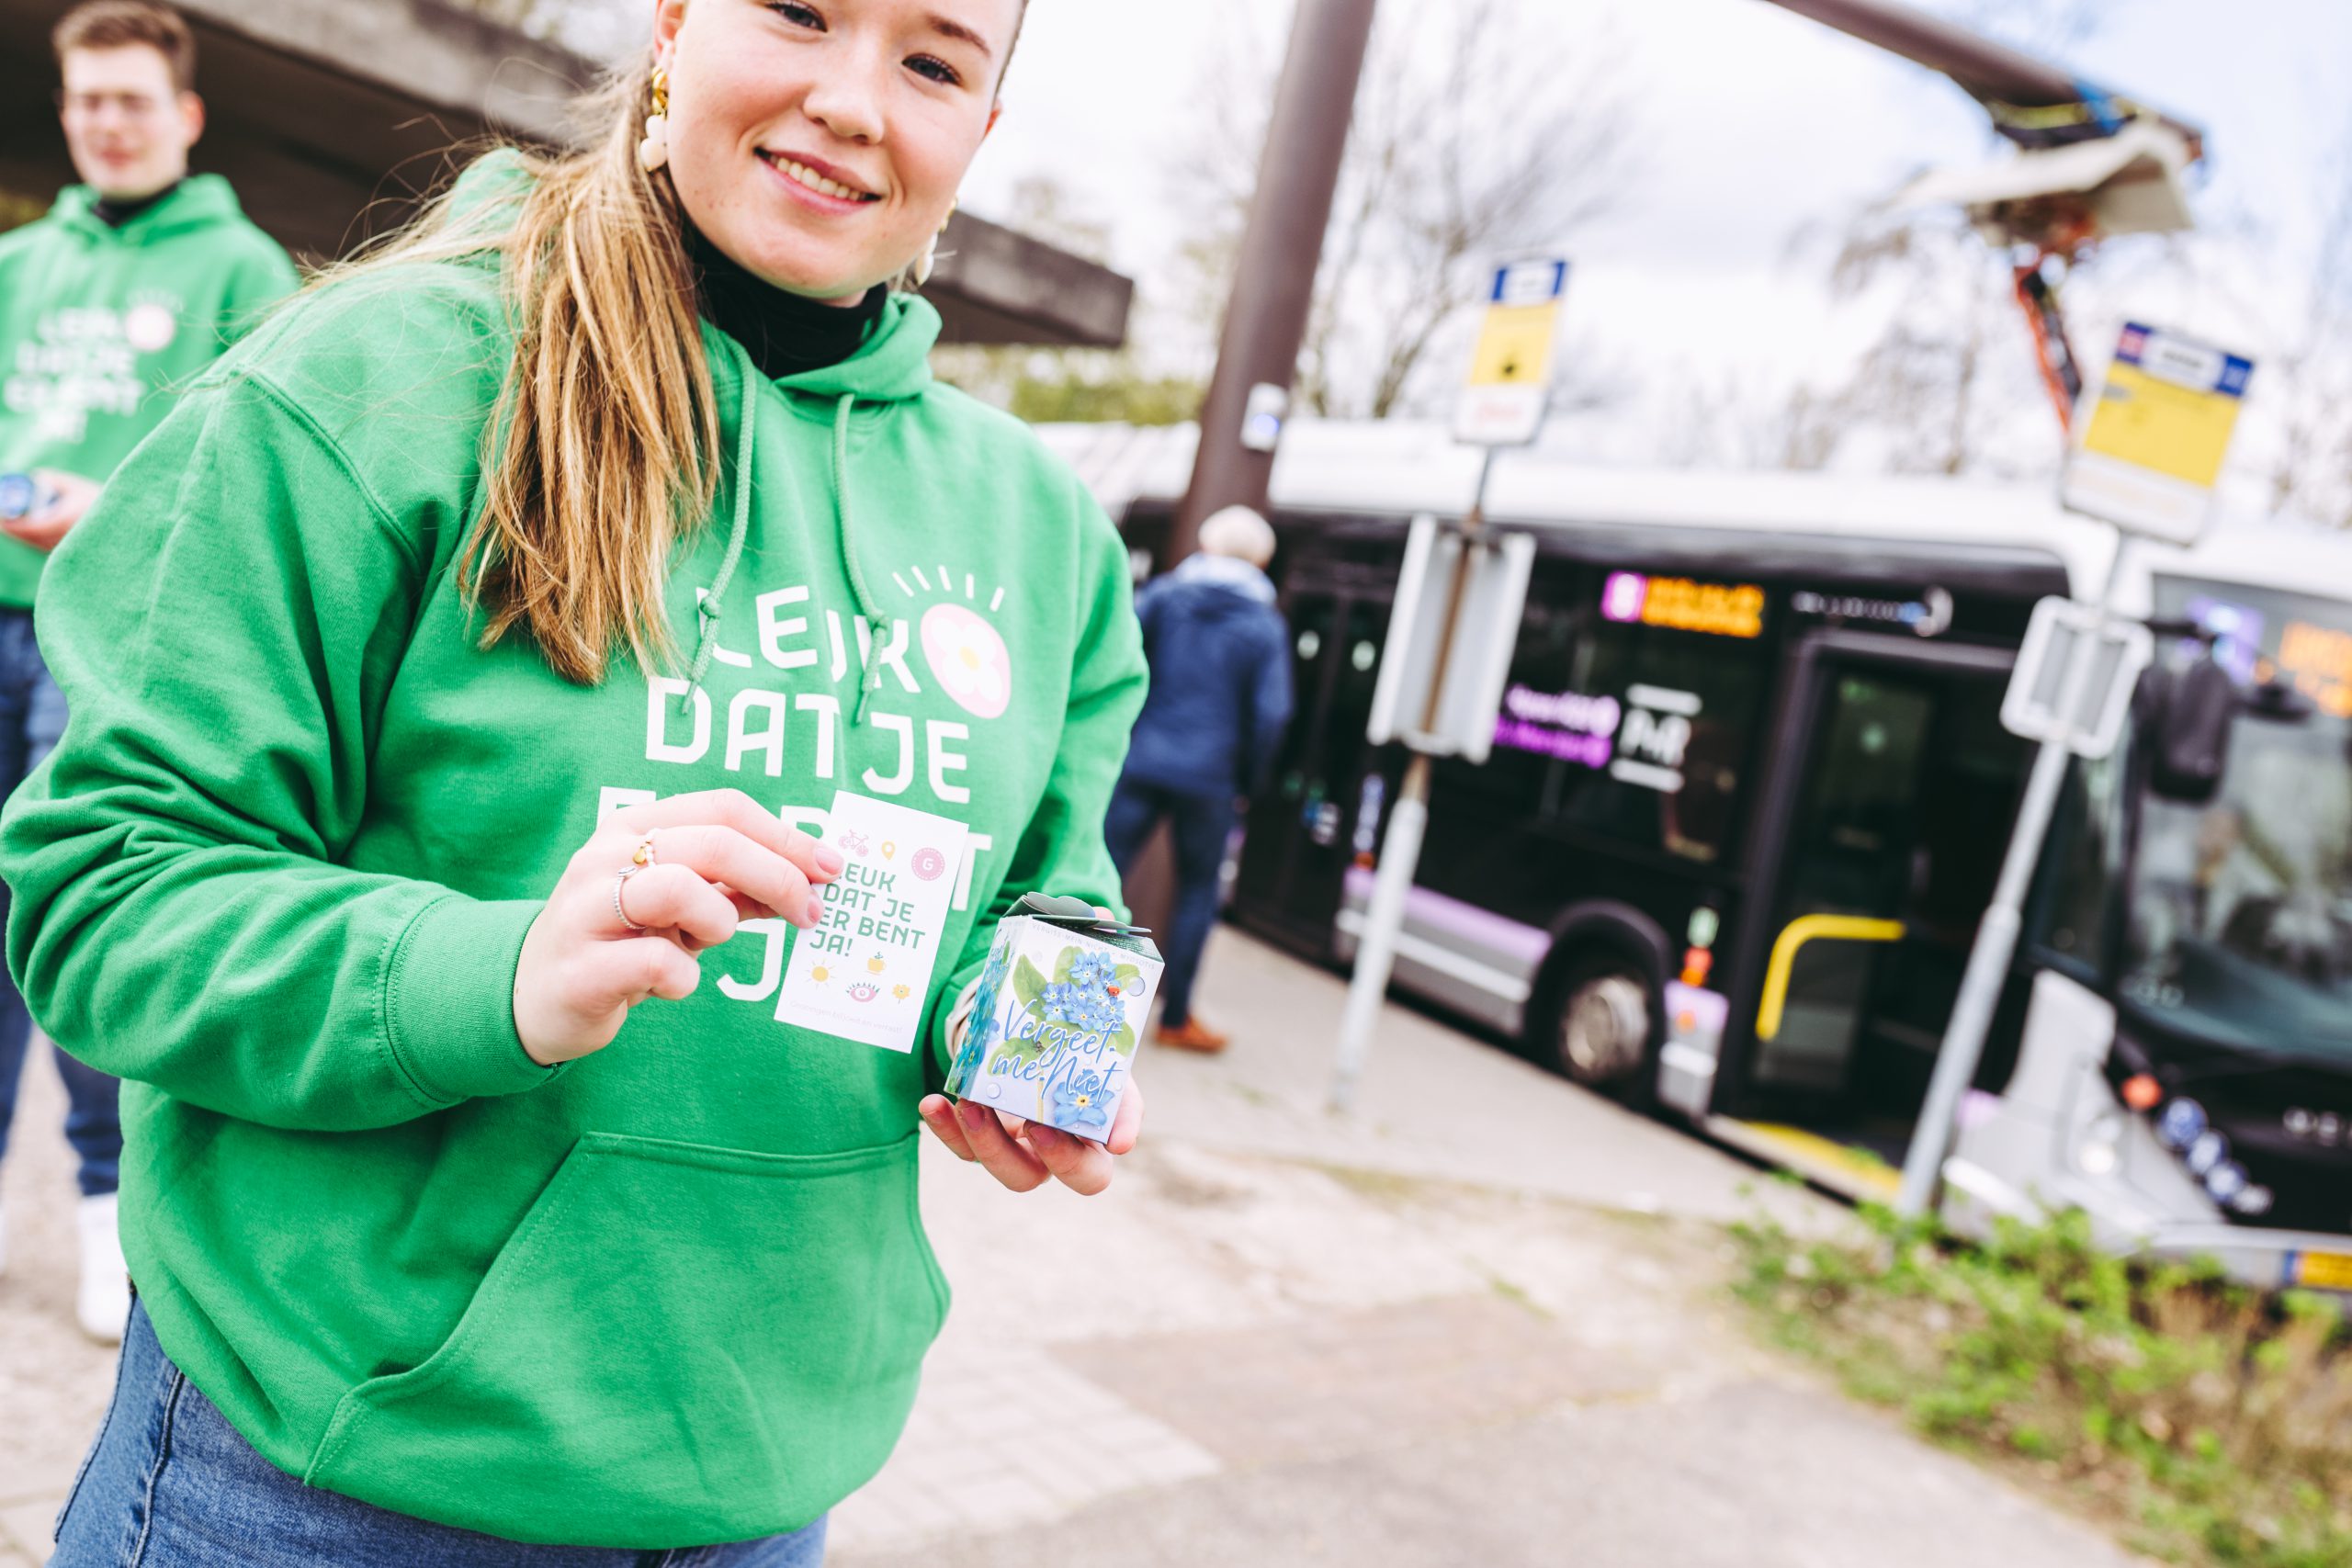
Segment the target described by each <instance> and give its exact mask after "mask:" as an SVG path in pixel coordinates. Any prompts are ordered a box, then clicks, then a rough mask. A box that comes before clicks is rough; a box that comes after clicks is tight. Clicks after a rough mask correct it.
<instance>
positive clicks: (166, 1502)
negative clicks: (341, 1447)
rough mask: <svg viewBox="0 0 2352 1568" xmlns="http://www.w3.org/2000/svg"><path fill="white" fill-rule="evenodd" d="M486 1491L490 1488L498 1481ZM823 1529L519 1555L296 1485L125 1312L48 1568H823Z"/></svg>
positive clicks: (543, 1549) (527, 1549)
mask: <svg viewBox="0 0 2352 1568" xmlns="http://www.w3.org/2000/svg"><path fill="white" fill-rule="evenodd" d="M482 1484H483V1485H484V1486H495V1485H496V1484H498V1481H497V1478H496V1477H494V1476H484V1477H483V1478H482ZM824 1560H825V1521H824V1520H823V1519H819V1520H818V1521H817V1522H816V1523H815V1524H813V1525H810V1526H809V1528H808V1529H803V1530H798V1531H796V1532H794V1533H793V1534H791V1535H778V1536H770V1537H768V1538H767V1539H766V1540H747V1541H742V1542H740V1543H737V1544H735V1545H731V1546H699V1547H680V1548H677V1549H675V1550H673V1551H629V1550H626V1549H616V1548H608V1547H571V1546H523V1545H519V1544H517V1543H516V1542H514V1541H511V1540H499V1539H498V1538H496V1537H495V1536H487V1535H478V1534H476V1533H475V1532H473V1531H472V1530H461V1529H451V1528H450V1527H448V1526H447V1525H436V1524H431V1523H428V1522H426V1521H425V1520H424V1519H413V1518H410V1517H408V1516H407V1515H405V1514H395V1513H391V1512H389V1511H388V1510H386V1509H383V1508H378V1507H374V1506H370V1505H368V1504H366V1503H361V1502H357V1501H355V1500H354V1499H352V1498H349V1497H345V1496H343V1495H340V1494H338V1493H334V1492H322V1491H320V1490H318V1489H317V1488H316V1487H311V1486H305V1485H303V1484H302V1483H301V1482H300V1481H298V1480H296V1479H295V1478H294V1477H293V1476H290V1475H288V1474H287V1473H286V1472H284V1471H282V1470H279V1469H278V1468H277V1466H276V1465H273V1464H271V1463H270V1462H269V1461H267V1460H266V1459H264V1458H262V1457H261V1455H259V1454H257V1453H255V1452H254V1450H253V1449H252V1447H251V1446H250V1445H249V1444H247V1443H246V1441H245V1439H244V1438H241V1437H239V1436H238V1435H237V1431H236V1428H235V1427H232V1426H230V1425H229V1423H228V1421H227V1419H226V1418H225V1417H223V1416H221V1414H220V1411H219V1410H218V1409H217V1408H215V1407H214V1405H213V1404H212V1402H211V1401H210V1400H209V1399H207V1398H205V1397H204V1395H203V1393H201V1392H199V1391H198V1388H197V1386H196V1385H195V1384H194V1383H192V1382H188V1381H187V1377H186V1376H185V1375H184V1374H182V1372H181V1371H180V1370H179V1368H177V1367H175V1366H174V1365H173V1364H172V1361H171V1358H170V1357H168V1356H166V1355H164V1348H163V1346H161V1345H160V1344H158V1343H156V1340H155V1330H154V1327H153V1325H151V1324H150V1323H149V1322H148V1321H147V1309H146V1308H145V1307H143V1306H141V1305H140V1304H138V1303H132V1305H131V1309H130V1326H129V1327H128V1328H127V1329H126V1330H125V1331H124V1333H123V1337H122V1362H121V1365H120V1366H119V1368H118V1369H117V1370H116V1372H115V1382H114V1401H113V1403H112V1404H109V1405H108V1406H107V1416H106V1423H105V1425H103V1426H101V1427H99V1428H98V1438H97V1441H96V1443H95V1444H93V1445H92V1446H91V1449H90V1454H89V1457H88V1458H87V1459H85V1460H84V1461H82V1473H81V1474H80V1475H78V1476H76V1477H75V1478H74V1491H73V1493H72V1495H69V1496H68V1497H67V1498H66V1499H65V1508H64V1511H63V1512H62V1513H61V1514H59V1515H58V1516H57V1555H56V1556H54V1557H52V1558H51V1559H50V1560H49V1561H50V1568H216V1565H217V1568H818V1565H819V1564H820V1563H821V1562H824Z"/></svg>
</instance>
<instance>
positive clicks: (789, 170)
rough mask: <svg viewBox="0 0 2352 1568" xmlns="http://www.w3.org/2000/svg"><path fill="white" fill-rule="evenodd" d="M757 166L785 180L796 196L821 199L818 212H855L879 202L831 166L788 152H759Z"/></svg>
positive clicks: (870, 193) (877, 197) (878, 197)
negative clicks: (781, 176) (769, 169)
mask: <svg viewBox="0 0 2352 1568" xmlns="http://www.w3.org/2000/svg"><path fill="white" fill-rule="evenodd" d="M759 158H760V162H762V163H763V164H766V165H767V166H768V167H769V168H771V169H774V170H775V172H776V173H777V174H779V175H783V176H784V180H785V183H786V185H789V186H792V187H793V191H794V194H795V195H807V196H814V197H819V198H820V200H819V202H818V204H817V205H818V210H820V211H824V212H854V211H856V210H857V209H859V208H861V207H870V206H872V205H873V204H874V203H876V202H877V201H880V200H881V199H882V197H880V195H878V194H877V193H876V192H874V191H871V190H868V189H866V188H865V186H862V185H860V184H859V183H858V182H857V181H855V180H854V179H850V178H847V177H844V175H843V174H842V171H841V170H838V169H836V168H834V167H833V166H832V165H831V164H820V163H819V162H817V161H816V160H815V159H812V158H802V157H797V156H795V155H794V154H792V153H790V152H769V151H768V150H767V149H765V148H762V149H761V150H760V153H759Z"/></svg>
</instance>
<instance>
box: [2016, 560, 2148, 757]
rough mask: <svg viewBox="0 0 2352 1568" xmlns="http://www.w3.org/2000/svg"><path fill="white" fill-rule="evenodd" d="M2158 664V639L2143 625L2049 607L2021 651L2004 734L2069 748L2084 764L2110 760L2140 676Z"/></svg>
mask: <svg viewBox="0 0 2352 1568" xmlns="http://www.w3.org/2000/svg"><path fill="white" fill-rule="evenodd" d="M2154 657H2155V638H2154V637H2152V636H2151V635H2150V634H2149V631H2148V628H2147V627H2145V626H2142V625H2141V624H2140V623H2139V622H2137V621H2122V620H2116V619H2114V618H2112V617H2109V616H2106V615H2101V614H2100V613H2099V612H2098V610H2095V609H2093V608H2092V607H2091V606H2090V605H2088V604H2076V603H2075V601H2074V600H2072V599H2063V598H2051V599H2044V600H2043V601H2042V602H2041V604H2036V605H2035V606H2034V607H2033V619H2032V620H2031V621H2030V623H2028V625H2027V626H2026V633H2025V642H2024V643H2023V644H2022V645H2021V646H2020V647H2019V648H2018V663H2017V671H2016V672H2015V673H2014V674H2013V675H2011V676H2010V677H2009V691H2008V695H2007V697H2005V698H2004V699H2002V702H2001V727H2002V728H2005V729H2007V731H2008V732H2009V733H2010V734H2012V735H2019V736H2023V737H2024V738H2025V739H2028V740H2033V741H2039V742H2044V743H2047V742H2050V741H2060V742H2063V743H2064V745H2065V746H2066V747H2067V749H2068V750H2072V751H2073V752H2074V753H2075V755H2076V756H2078V757H2090V758H2098V757H2104V756H2106V755H2107V754H2108V753H2109V752H2110V751H2112V750H2115V743H2116V741H2117V740H2118V739H2121V737H2122V734H2123V721H2124V719H2125V717H2126V716H2129V715H2130V713H2131V694H2132V693H2133V692H2134V691H2135V690H2137V689H2138V687H2139V684H2140V672H2141V671H2143V670H2145V669H2147V667H2148V665H2149V663H2150V661H2151V660H2154Z"/></svg>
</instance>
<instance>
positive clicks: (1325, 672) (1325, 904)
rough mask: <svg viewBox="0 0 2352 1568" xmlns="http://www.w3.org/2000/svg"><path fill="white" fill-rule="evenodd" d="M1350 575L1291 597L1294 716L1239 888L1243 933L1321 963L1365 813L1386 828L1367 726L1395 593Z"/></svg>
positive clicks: (1255, 805)
mask: <svg viewBox="0 0 2352 1568" xmlns="http://www.w3.org/2000/svg"><path fill="white" fill-rule="evenodd" d="M1351 564H1352V563H1333V565H1334V566H1335V567H1337V568H1338V569H1339V570H1331V571H1317V570H1315V569H1314V565H1313V563H1308V564H1306V565H1304V566H1303V567H1302V569H1301V570H1298V571H1296V572H1295V573H1294V574H1293V575H1292V577H1291V580H1290V581H1289V582H1288V584H1287V585H1286V587H1285V591H1284V592H1283V604H1282V610H1283V620H1284V621H1285V622H1287V623H1288V625H1289V626H1290V636H1291V658H1292V666H1291V675H1292V689H1293V692H1294V694H1295V702H1296V712H1295V716H1293V717H1292V719H1291V727H1290V733H1289V735H1288V736H1287V737H1285V738H1284V739H1283V749H1282V751H1281V754H1280V755H1279V756H1278V757H1277V758H1276V760H1275V763H1274V768H1273V775H1272V781H1271V782H1270V784H1268V786H1267V787H1266V789H1264V790H1263V791H1261V793H1260V795H1259V796H1258V798H1257V799H1256V800H1254V801H1252V802H1251V804H1250V817H1249V834H1248V838H1247V840H1246V841H1245V843H1244V845H1243V848H1242V854H1241V866H1240V871H1239V874H1238V880H1237V882H1236V886H1235V889H1234V908H1235V914H1236V916H1237V917H1238V919H1239V920H1240V922H1241V923H1242V924H1243V925H1244V926H1246V927H1248V928H1249V929H1250V930H1251V931H1256V932H1257V933H1258V934H1260V935H1261V936H1264V937H1266V938H1268V939H1269V940H1271V941H1273V942H1279V943H1281V944H1282V945H1283V946H1285V947H1288V948H1290V949H1292V950H1293V951H1295V952H1298V953H1305V954H1306V955H1308V956H1310V957H1314V958H1318V959H1319V958H1326V957H1329V955H1330V953H1331V938H1332V932H1333V931H1334V929H1335V926H1336V924H1337V921H1338V919H1339V913H1340V895H1341V892H1342V890H1343V889H1344V887H1345V886H1346V879H1347V872H1348V867H1349V866H1350V865H1351V863H1353V861H1354V859H1355V855H1356V849H1357V839H1358V837H1359V834H1358V828H1359V823H1358V814H1359V811H1360V810H1363V813H1364V815H1365V818H1366V820H1365V823H1364V824H1363V825H1364V826H1366V827H1373V826H1376V823H1375V822H1374V818H1377V817H1378V816H1379V815H1380V806H1379V803H1380V800H1381V798H1382V796H1383V791H1382V790H1381V787H1380V785H1379V784H1374V785H1373V786H1372V788H1371V790H1370V791H1369V792H1367V790H1366V788H1365V773H1366V772H1367V771H1368V770H1370V769H1372V768H1374V767H1375V766H1376V765H1377V763H1376V759H1375V757H1374V752H1373V748H1372V747H1371V745H1370V744H1369V743H1368V742H1367V741H1366V740H1365V739H1364V727H1365V726H1366V725H1367V724H1369V723H1370V722H1371V719H1372V693H1373V686H1374V682H1375V681H1376V680H1377V678H1378V675H1379V670H1380V648H1381V643H1382V641H1383V640H1384V639H1385V637H1386V636H1387V632H1388V612H1389V604H1390V601H1391V598H1392V596H1393V592H1394V590H1393V585H1392V584H1391V583H1390V582H1388V581H1383V580H1382V579H1381V578H1380V577H1379V576H1377V575H1376V574H1372V573H1366V572H1359V571H1353V570H1348V567H1349V566H1350V565H1351Z"/></svg>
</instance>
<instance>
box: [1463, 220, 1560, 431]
mask: <svg viewBox="0 0 2352 1568" xmlns="http://www.w3.org/2000/svg"><path fill="white" fill-rule="evenodd" d="M1567 289H1568V264H1567V263H1566V262H1565V261H1560V260H1552V261H1538V262H1521V263H1518V264H1516V265H1511V266H1505V267H1498V268H1497V269H1496V270H1495V280H1494V284H1493V287H1492V288H1489V289H1488V291H1487V320H1486V323H1485V324H1484V325H1483V326H1481V327H1480V328H1479V330H1478V348H1477V352H1476V353H1475V354H1474V355H1471V358H1470V383H1469V385H1468V386H1467V387H1465V388H1464V389H1463V394H1462V401H1461V403H1460V404H1459V405H1458V406H1457V407H1456V408H1455V410H1454V418H1453V438H1454V439H1455V440H1456V441H1459V442H1461V443H1462V444H1463V445H1464V446H1488V447H1492V446H1526V445H1527V444H1528V443H1529V442H1531V441H1533V440H1534V439H1535V434H1536V432H1538V431H1540V430H1542V429H1543V428H1544V407H1545V405H1546V404H1547V403H1548V402H1549V401H1550V400H1551V396H1552V345H1553V342H1554V340H1555V338H1556V337H1557V335H1558V333H1559V326H1560V299H1561V296H1563V295H1564V294H1566V292H1567Z"/></svg>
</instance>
